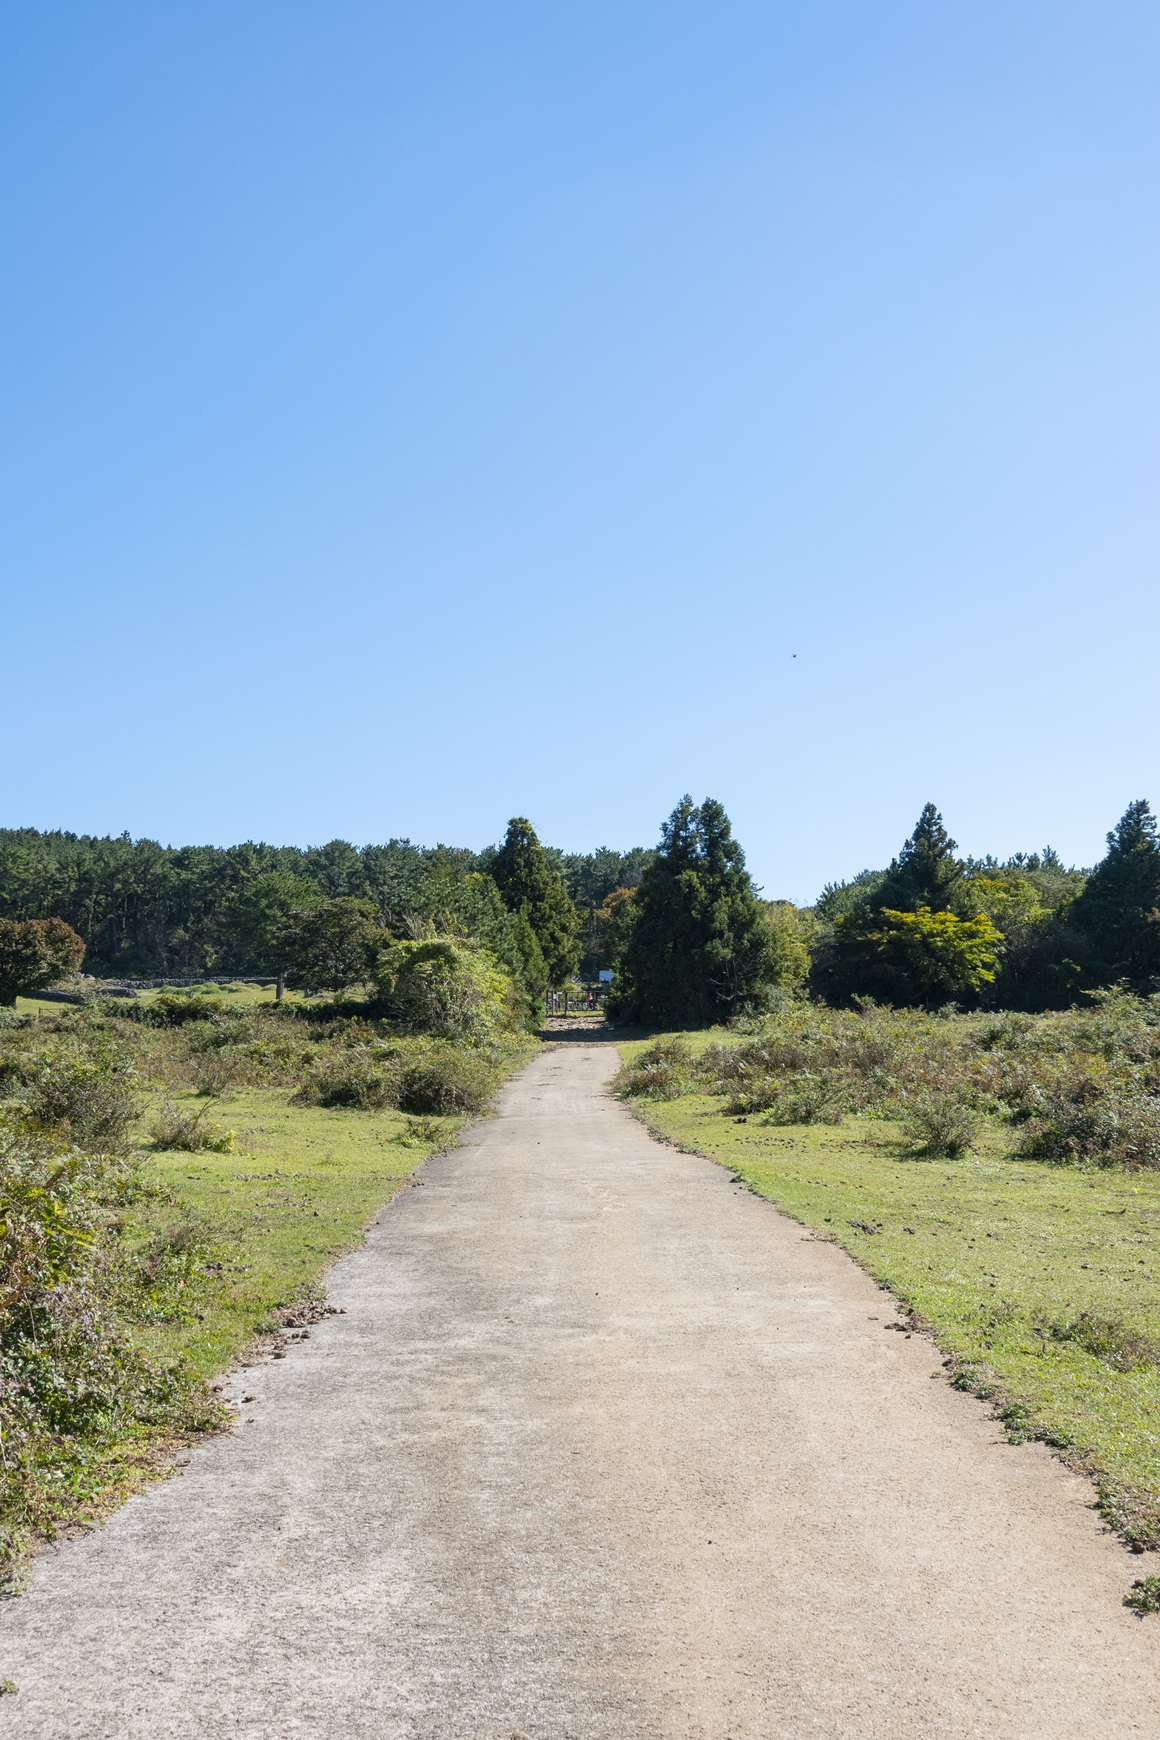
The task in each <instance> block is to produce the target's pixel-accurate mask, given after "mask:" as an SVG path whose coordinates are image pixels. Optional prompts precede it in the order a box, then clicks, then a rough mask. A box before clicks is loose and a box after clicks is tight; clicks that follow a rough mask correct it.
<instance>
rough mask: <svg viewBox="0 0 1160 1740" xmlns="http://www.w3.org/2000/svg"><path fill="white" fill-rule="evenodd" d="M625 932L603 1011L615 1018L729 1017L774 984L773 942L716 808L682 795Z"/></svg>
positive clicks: (664, 1022) (659, 1021)
mask: <svg viewBox="0 0 1160 1740" xmlns="http://www.w3.org/2000/svg"><path fill="white" fill-rule="evenodd" d="M632 908H633V915H634V916H633V926H632V931H631V933H630V935H629V938H628V941H627V943H626V945H625V947H624V952H623V955H622V957H621V961H620V967H619V972H618V976H617V980H616V984H615V989H614V991H613V994H612V996H611V997H610V998H609V1000H608V1003H607V1005H606V1007H607V1010H608V1013H609V1015H610V1016H611V1017H612V1019H613V1020H616V1021H631V1022H635V1023H638V1024H641V1025H646V1026H652V1027H696V1026H708V1025H710V1024H712V1023H714V1022H719V1021H727V1020H729V1018H730V1017H731V1016H733V1015H736V1014H738V1013H740V1012H741V1011H742V1010H743V1009H745V1008H746V1007H748V1006H751V1005H752V1004H754V1003H755V1002H757V1001H758V1000H759V999H760V997H761V994H762V992H763V990H764V989H765V987H766V986H768V985H770V984H772V983H775V982H776V978H777V960H778V949H777V944H776V939H775V937H774V936H773V933H772V931H771V930H770V927H769V926H768V925H767V923H766V922H765V918H764V916H763V913H762V909H761V906H760V904H759V902H758V900H757V896H756V894H755V892H754V888H753V883H752V882H751V880H750V878H749V874H748V872H747V871H746V868H745V854H744V852H743V851H742V850H741V847H740V846H739V845H738V843H737V841H736V840H735V839H734V838H733V832H732V829H731V827H730V825H729V818H728V816H727V815H726V814H725V811H724V810H723V809H722V807H721V805H720V804H719V803H717V802H715V801H714V799H712V798H706V799H705V801H704V803H703V804H701V805H700V806H699V807H698V806H696V805H694V803H693V800H692V798H691V797H688V796H685V797H683V798H682V799H681V801H680V803H679V804H678V805H677V807H676V809H675V810H674V811H673V813H672V815H671V816H670V817H669V819H668V821H667V822H666V823H665V824H664V827H663V828H662V830H661V845H660V850H659V851H658V853H657V855H656V857H655V858H654V859H653V861H652V862H651V863H650V864H649V866H648V868H647V869H646V870H645V872H644V875H643V877H642V878H641V884H640V887H639V888H638V889H637V891H636V893H635V895H634V896H633V900H632Z"/></svg>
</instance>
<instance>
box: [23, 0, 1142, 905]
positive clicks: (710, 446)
mask: <svg viewBox="0 0 1160 1740" xmlns="http://www.w3.org/2000/svg"><path fill="white" fill-rule="evenodd" d="M1158 74H1160V14H1158V13H1157V11H1156V8H1155V7H1154V6H1144V5H1135V4H1115V3H1114V0H1112V3H1109V0H1103V3H1102V4H1101V5H1098V6H1097V5H1095V4H1090V5H1089V4H1085V5H1069V4H1067V3H1066V0H1062V3H1061V0H1053V3H1052V4H1050V5H1048V4H1043V5H1030V4H1021V3H1020V0H1005V3H1004V4H1002V5H999V4H988V3H986V0H982V3H978V4H975V5H972V6H970V7H965V6H958V7H950V6H932V5H930V4H929V0H924V3H922V4H918V3H914V4H898V3H893V0H883V3H882V4H878V5H875V6H872V7H871V6H867V5H865V3H864V0H861V3H849V4H835V3H827V0H809V3H808V4H807V3H805V0H799V3H798V4H793V5H778V4H775V3H767V4H764V5H749V4H731V3H729V0H715V3H714V4H713V5H709V4H687V3H682V0H666V3H665V4H663V5H662V4H659V3H658V4H640V3H635V0H620V3H619V4H617V5H610V4H605V3H604V0H587V3H586V4H584V5H583V6H580V5H568V4H560V5H553V6H550V7H545V6H543V5H531V4H526V5H517V4H510V3H508V0H491V3H490V4H488V5H486V6H485V5H482V4H475V5H468V4H448V3H444V0H424V3H423V4H397V5H391V4H383V3H379V4H374V5H371V4H351V3H349V0H328V4H327V5H326V6H319V5H317V4H311V5H306V4H302V3H299V0H278V3H277V4H274V3H272V0H270V3H267V4H255V3H253V0H230V3H229V4H223V3H216V0H199V3H198V4H197V5H196V6H193V5H188V4H175V5H171V6H164V7H158V6H156V5H144V4H118V3H117V0H101V4H99V5H97V4H75V3H70V0H61V3H58V4H54V5H53V6H52V7H24V8H18V7H15V6H11V7H9V8H7V9H5V10H4V12H3V13H2V14H0V151H2V161H3V165H4V170H3V176H2V179H0V200H2V203H3V227H4V234H5V237H6V244H7V245H6V249H5V253H6V265H5V269H4V272H3V275H2V277H0V298H2V301H3V309H2V320H0V342H2V345H3V372H4V380H5V387H4V391H3V394H2V406H3V409H2V418H3V428H2V441H3V455H2V458H3V464H2V472H0V489H2V493H3V501H2V502H0V519H2V524H3V530H2V532H0V538H2V549H0V554H2V562H3V595H4V610H3V624H4V639H5V642H6V647H7V656H6V659H5V668H6V672H7V673H8V681H7V682H6V684H5V688H6V693H7V703H8V715H9V721H10V723H9V732H8V753H7V754H6V755H5V757H4V764H3V765H4V780H3V797H2V803H0V823H4V824H7V825H34V826H40V827H50V826H62V827H67V828H71V829H74V830H77V831H85V832H88V831H93V832H101V833H103V832H114V833H117V832H120V831H122V830H123V829H128V830H129V831H130V832H131V833H132V834H134V835H139V834H148V835H151V836H154V837H157V838H160V839H162V840H165V841H171V842H173V843H181V842H185V841H215V842H218V843H221V844H226V843H229V842H231V841H234V840H239V839H245V838H266V839H270V840H274V841H278V842H298V843H303V844H305V843H307V842H316V841H320V840H324V839H327V838H330V837H332V836H335V835H341V836H343V837H346V838H348V839H352V840H354V841H356V842H360V843H361V842H363V841H368V840H381V839H385V838H387V837H389V836H392V835H409V836H410V837H411V838H413V839H417V840H421V841H426V842H434V841H436V840H445V841H449V842H454V843H461V844H469V845H476V846H481V845H484V844H486V843H487V842H488V841H490V840H493V839H495V838H496V837H498V836H499V835H500V834H501V833H502V831H503V828H504V826H505V824H506V822H507V819H508V817H509V816H511V815H513V814H524V815H528V816H530V817H531V818H532V819H533V821H534V822H535V824H536V826H537V827H538V828H539V830H540V832H541V835H542V837H544V838H545V839H547V840H550V841H552V842H553V843H555V844H558V845H561V846H564V847H566V848H568V849H572V850H585V849H588V848H590V847H594V846H597V845H600V844H605V843H606V844H609V845H614V846H622V847H624V846H629V845H632V844H635V843H637V842H646V843H648V842H651V841H653V840H655V839H656V837H657V832H658V828H659V824H660V822H661V820H662V819H663V818H664V816H665V815H667V813H668V812H669V810H670V809H671V808H672V806H673V804H674V803H675V802H676V800H677V799H678V798H679V797H680V795H681V794H682V793H683V792H685V791H686V790H688V791H691V792H692V793H693V795H694V797H696V798H700V797H702V796H704V795H706V794H711V795H713V796H715V797H718V798H720V799H721V800H722V801H723V802H724V804H725V805H726V807H727V809H728V810H729V813H730V815H731V816H732V817H733V819H734V824H735V828H736V831H737V833H738V835H739V837H740V839H741V840H742V842H743V844H744V845H745V847H746V849H747V852H748V855H749V861H750V867H751V869H752V870H753V871H754V874H755V876H756V878H757V880H758V881H759V882H760V883H762V884H763V885H764V886H765V888H766V891H767V892H768V893H770V894H778V895H788V896H791V897H796V898H808V897H811V896H812V895H813V894H815V893H816V892H817V890H818V889H819V887H820V886H821V884H822V883H823V882H824V881H826V880H828V879H830V878H833V877H839V876H844V875H849V874H852V873H854V872H856V871H857V870H858V869H860V868H861V867H862V866H864V865H866V864H875V863H881V862H884V861H886V860H887V859H888V858H889V857H890V856H891V855H892V853H893V852H894V851H895V850H896V849H897V847H898V845H899V844H900V842H901V840H902V839H903V838H904V836H905V835H906V834H907V833H908V832H909V830H910V828H911V826H912V825H913V822H914V820H915V818H916V816H917V814H918V811H919V809H920V808H921V806H922V804H923V803H924V802H925V801H926V799H927V798H933V799H934V800H935V801H936V802H937V803H938V804H939V805H940V807H941V808H942V810H943V812H944V815H945V817H946V820H947V823H948V826H949V827H950V828H951V831H952V833H953V834H954V835H955V836H956V837H957V839H958V840H959V842H960V844H961V845H962V846H963V847H964V848H965V849H967V850H970V851H974V852H978V853H982V852H986V851H994V852H996V853H998V854H1001V855H1005V854H1006V853H1008V852H1010V851H1014V850H1018V849H1031V848H1034V847H1036V846H1039V845H1042V844H1043V843H1044V842H1047V841H1050V842H1052V843H1053V844H1055V845H1056V846H1057V847H1058V849H1059V850H1060V851H1061V852H1062V853H1063V855H1064V856H1065V858H1067V859H1068V860H1071V861H1077V862H1091V861H1093V860H1094V859H1095V858H1097V857H1098V856H1099V855H1100V853H1101V851H1102V843H1103V835H1104V832H1105V830H1106V829H1107V828H1109V827H1110V826H1111V825H1112V824H1113V823H1114V822H1115V820H1116V819H1117V817H1118V816H1119V815H1120V813H1121V812H1122V810H1123V809H1124V808H1125V806H1126V804H1127V803H1128V802H1129V801H1130V800H1131V799H1133V798H1135V797H1137V796H1147V797H1149V798H1150V799H1152V800H1153V801H1154V802H1158V803H1160V780H1158V779H1157V767H1158V753H1157V730H1156V724H1155V717H1156V699H1155V689H1156V678H1155V667H1156V646H1157V629H1158V627H1160V622H1158V615H1160V605H1158V602H1157V600H1158V596H1160V589H1158V587H1157V556H1158V552H1160V514H1158V506H1160V503H1158V498H1157V457H1158V454H1157V448H1158V441H1157V419H1158V414H1160V393H1158V390H1157V389H1158V386H1160V381H1158V375H1160V356H1158V351H1160V322H1158V320H1157V314H1158V311H1160V310H1158V301H1160V295H1158V277H1157V266H1158V263H1160V247H1158V241H1157V217H1158V205H1160V181H1158V176H1157V170H1158V167H1160V149H1158V148H1160V109H1158V106H1157V103H1156V97H1155V93H1156V90H1157V85H1158Z"/></svg>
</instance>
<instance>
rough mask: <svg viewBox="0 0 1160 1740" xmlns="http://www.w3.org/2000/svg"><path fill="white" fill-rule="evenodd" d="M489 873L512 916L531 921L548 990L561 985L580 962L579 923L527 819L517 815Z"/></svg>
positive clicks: (564, 890) (530, 925)
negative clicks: (549, 987) (517, 914)
mask: <svg viewBox="0 0 1160 1740" xmlns="http://www.w3.org/2000/svg"><path fill="white" fill-rule="evenodd" d="M489 870H490V873H491V875H492V877H493V878H494V880H495V883H496V886H497V887H498V889H499V891H500V894H501V896H502V897H503V903H504V905H505V906H506V907H507V909H508V911H509V912H515V913H520V914H522V916H523V917H524V918H525V919H526V920H527V923H528V925H529V927H530V929H531V932H532V935H533V937H534V938H535V940H536V943H537V944H538V946H539V950H540V954H541V955H542V957H543V962H544V971H545V973H546V975H547V980H548V983H549V985H562V984H564V983H565V981H566V980H567V979H569V978H571V976H572V974H573V973H574V972H575V971H576V966H577V963H578V961H579V959H580V943H579V930H580V924H579V920H578V918H577V915H576V908H575V907H574V906H573V904H572V902H571V901H570V900H569V898H568V894H567V891H566V889H565V887H564V884H563V881H562V880H561V878H560V876H559V875H558V873H557V872H556V871H555V870H553V868H552V866H551V863H550V862H549V860H548V855H547V853H546V852H545V851H544V848H543V847H542V846H541V844H540V842H539V840H538V839H537V837H536V830H535V829H534V828H533V826H532V824H531V822H529V821H528V820H527V819H526V818H525V817H524V816H513V817H512V819H511V821H510V822H509V823H508V830H507V836H506V838H505V839H504V843H503V845H502V846H501V847H500V849H499V851H498V852H497V853H496V855H495V857H494V858H493V859H492V860H491V863H490V865H489Z"/></svg>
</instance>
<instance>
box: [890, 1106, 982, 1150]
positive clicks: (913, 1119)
mask: <svg viewBox="0 0 1160 1740" xmlns="http://www.w3.org/2000/svg"><path fill="white" fill-rule="evenodd" d="M902 1127H903V1129H904V1130H905V1132H906V1134H907V1135H908V1136H909V1137H910V1139H911V1141H912V1142H914V1143H915V1145H916V1146H915V1152H916V1153H918V1154H923V1155H927V1156H929V1157H930V1158H931V1159H932V1160H933V1159H942V1160H958V1159H960V1158H961V1157H962V1155H964V1154H965V1153H967V1151H968V1150H969V1148H970V1146H971V1143H972V1142H973V1141H974V1139H975V1134H976V1131H977V1128H978V1121H977V1119H976V1117H975V1114H974V1113H973V1112H972V1111H971V1108H970V1107H969V1106H968V1105H966V1104H964V1102H963V1101H962V1100H961V1099H959V1098H958V1096H957V1095H955V1094H953V1093H937V1092H935V1093H927V1094H924V1095H921V1096H920V1097H919V1098H917V1099H915V1100H914V1101H913V1102H912V1103H911V1104H910V1105H909V1106H908V1107H907V1110H906V1113H905V1115H904V1116H903V1120H902Z"/></svg>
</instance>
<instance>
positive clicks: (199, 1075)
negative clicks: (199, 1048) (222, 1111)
mask: <svg viewBox="0 0 1160 1740" xmlns="http://www.w3.org/2000/svg"><path fill="white" fill-rule="evenodd" d="M244 1064H245V1060H244V1058H243V1057H242V1056H241V1055H240V1054H239V1053H238V1052H237V1051H207V1052H204V1053H203V1054H202V1055H201V1056H200V1057H198V1058H197V1060H196V1062H195V1063H194V1067H193V1084H194V1087H195V1089H196V1090H197V1092H198V1093H199V1094H202V1095H203V1096H204V1097H205V1098H206V1099H219V1098H220V1097H221V1095H222V1094H224V1093H225V1091H226V1089H227V1088H228V1087H232V1086H233V1084H234V1083H235V1082H236V1081H237V1079H238V1077H239V1076H240V1075H241V1073H242V1070H243V1068H244Z"/></svg>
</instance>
